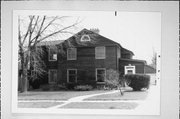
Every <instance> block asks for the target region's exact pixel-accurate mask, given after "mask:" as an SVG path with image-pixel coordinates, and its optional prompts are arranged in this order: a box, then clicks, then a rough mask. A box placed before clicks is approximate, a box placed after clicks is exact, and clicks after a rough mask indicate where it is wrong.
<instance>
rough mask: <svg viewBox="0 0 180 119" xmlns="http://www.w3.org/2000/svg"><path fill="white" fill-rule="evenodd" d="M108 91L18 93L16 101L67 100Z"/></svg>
mask: <svg viewBox="0 0 180 119" xmlns="http://www.w3.org/2000/svg"><path fill="white" fill-rule="evenodd" d="M105 92H109V91H105V90H92V91H55V92H50V91H46V92H45V91H43V92H34V91H29V92H27V93H19V94H18V100H63V101H64V100H68V99H70V98H73V97H76V96H83V95H90V94H98V93H105Z"/></svg>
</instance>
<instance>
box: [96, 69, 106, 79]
mask: <svg viewBox="0 0 180 119" xmlns="http://www.w3.org/2000/svg"><path fill="white" fill-rule="evenodd" d="M97 70H105V79H106V68H96V81H97Z"/></svg>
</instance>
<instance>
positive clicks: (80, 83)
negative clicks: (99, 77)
mask: <svg viewBox="0 0 180 119" xmlns="http://www.w3.org/2000/svg"><path fill="white" fill-rule="evenodd" d="M76 85H90V86H91V87H93V88H95V87H96V81H95V80H90V79H87V80H80V81H78V82H77V84H76Z"/></svg>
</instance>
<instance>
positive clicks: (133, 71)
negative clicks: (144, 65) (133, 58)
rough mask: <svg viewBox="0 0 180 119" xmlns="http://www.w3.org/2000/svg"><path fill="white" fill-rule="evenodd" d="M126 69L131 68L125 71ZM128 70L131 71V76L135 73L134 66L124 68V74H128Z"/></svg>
mask: <svg viewBox="0 0 180 119" xmlns="http://www.w3.org/2000/svg"><path fill="white" fill-rule="evenodd" d="M127 67H132V69H127ZM128 70H132V74H135V73H136V67H135V66H132V65H129V66H124V71H125V72H124V74H128Z"/></svg>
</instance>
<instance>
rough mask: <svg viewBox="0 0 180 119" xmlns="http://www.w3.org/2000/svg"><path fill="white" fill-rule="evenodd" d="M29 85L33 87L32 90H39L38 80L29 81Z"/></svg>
mask: <svg viewBox="0 0 180 119" xmlns="http://www.w3.org/2000/svg"><path fill="white" fill-rule="evenodd" d="M29 84H30V85H31V86H32V87H33V89H39V87H40V81H39V80H38V79H35V80H30V81H29Z"/></svg>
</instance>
